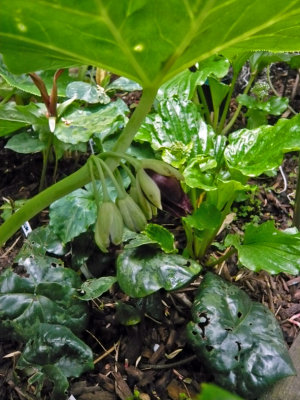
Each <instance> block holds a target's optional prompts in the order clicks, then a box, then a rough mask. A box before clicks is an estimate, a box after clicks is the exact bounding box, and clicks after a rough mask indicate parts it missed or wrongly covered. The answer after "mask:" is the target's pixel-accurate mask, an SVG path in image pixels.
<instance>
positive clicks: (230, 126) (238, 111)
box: [222, 71, 257, 135]
mask: <svg viewBox="0 0 300 400" xmlns="http://www.w3.org/2000/svg"><path fill="white" fill-rule="evenodd" d="M256 76H257V71H255V72H253V73H252V74H251V76H250V79H249V82H248V84H247V86H246V87H245V89H244V92H243V94H247V93H248V92H249V90H250V88H251V86H252V84H253V82H254V80H255V78H256ZM241 109H242V104H239V105H238V107H237V109H236V110H235V113H234V114H233V116H232V118H231V120H230V121H229V122H228V124H227V125H226V126H225V128H224V129H223V131H222V134H223V135H227V133H228V132H229V131H230V129H231V128H232V126H233V125H234V123H235V121H236V120H237V118H238V116H239V114H240V112H241Z"/></svg>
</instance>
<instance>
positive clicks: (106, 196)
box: [91, 156, 111, 204]
mask: <svg viewBox="0 0 300 400" xmlns="http://www.w3.org/2000/svg"><path fill="white" fill-rule="evenodd" d="M91 159H92V161H93V162H94V164H95V165H96V168H97V171H98V175H99V179H100V180H101V185H102V192H103V202H107V201H111V198H110V197H109V194H108V190H107V186H106V182H105V176H104V173H103V168H102V162H103V161H102V160H99V159H98V158H97V157H95V156H92V157H91ZM103 164H105V163H104V162H103ZM97 192H98V191H97ZM98 204H100V202H99V201H98Z"/></svg>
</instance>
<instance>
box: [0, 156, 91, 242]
mask: <svg viewBox="0 0 300 400" xmlns="http://www.w3.org/2000/svg"><path fill="white" fill-rule="evenodd" d="M90 180H91V178H90V174H89V170H88V166H87V164H85V165H84V166H83V167H81V168H80V169H79V170H78V171H76V172H74V173H73V174H72V175H69V176H68V177H66V178H64V179H62V180H61V181H59V182H58V183H56V184H55V185H52V186H50V187H49V188H47V189H46V190H44V191H42V192H41V193H39V194H37V195H36V196H34V197H33V198H32V199H30V200H28V201H27V202H26V204H25V205H24V206H23V207H21V208H20V209H19V210H18V211H16V213H15V214H13V215H12V216H11V217H10V218H8V219H7V220H6V221H5V222H4V223H3V224H2V225H1V227H0V246H2V245H3V244H4V243H5V242H6V241H7V240H8V239H9V238H10V237H11V236H12V235H13V234H14V233H15V232H16V231H17V230H18V229H19V228H20V227H21V225H22V224H24V222H26V221H29V220H30V219H31V218H33V217H34V216H35V215H37V214H38V213H39V212H40V211H42V210H43V209H44V208H46V207H48V206H49V204H51V203H53V202H54V201H55V200H57V199H59V198H61V197H63V196H65V195H67V194H68V193H70V192H73V190H76V189H78V188H80V187H82V186H84V185H86V184H87V183H88V182H90Z"/></svg>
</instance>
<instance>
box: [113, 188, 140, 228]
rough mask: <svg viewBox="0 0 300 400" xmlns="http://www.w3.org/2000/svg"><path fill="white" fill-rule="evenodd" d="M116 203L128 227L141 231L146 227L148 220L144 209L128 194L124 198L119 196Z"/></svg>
mask: <svg viewBox="0 0 300 400" xmlns="http://www.w3.org/2000/svg"><path fill="white" fill-rule="evenodd" d="M116 204H117V206H118V207H119V210H120V212H121V214H122V217H123V221H124V224H125V225H126V226H127V228H128V229H130V230H131V231H134V232H140V231H142V230H143V229H145V228H146V225H147V220H146V217H145V215H144V213H143V211H142V210H141V209H140V207H139V206H138V205H137V203H136V202H135V201H134V200H133V199H132V198H131V197H130V196H129V195H128V194H126V195H125V197H123V198H118V199H117V200H116Z"/></svg>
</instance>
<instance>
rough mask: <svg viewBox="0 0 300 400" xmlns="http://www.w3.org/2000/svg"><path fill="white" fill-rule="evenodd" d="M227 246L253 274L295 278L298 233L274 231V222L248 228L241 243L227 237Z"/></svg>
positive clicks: (235, 237)
mask: <svg viewBox="0 0 300 400" xmlns="http://www.w3.org/2000/svg"><path fill="white" fill-rule="evenodd" d="M226 245H227V246H229V245H232V246H234V247H235V248H236V249H237V250H238V254H239V260H240V262H241V263H242V264H243V265H244V266H245V267H247V268H249V269H251V270H252V271H260V270H264V271H268V272H269V273H270V274H279V273H280V272H285V273H287V274H292V275H298V274H299V270H300V233H290V232H288V231H285V232H283V231H279V230H278V229H275V226H274V221H268V222H265V223H264V224H261V225H259V226H255V225H253V224H249V225H247V227H246V230H245V236H244V238H243V241H242V243H240V237H239V236H238V235H229V236H228V237H227V238H226Z"/></svg>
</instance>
